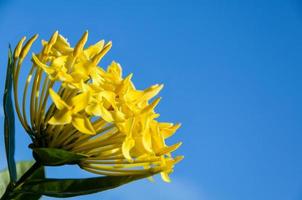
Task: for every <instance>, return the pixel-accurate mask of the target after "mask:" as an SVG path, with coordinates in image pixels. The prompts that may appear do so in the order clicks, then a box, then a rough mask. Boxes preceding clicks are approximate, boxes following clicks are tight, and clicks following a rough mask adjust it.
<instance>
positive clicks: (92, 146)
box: [13, 32, 182, 181]
mask: <svg viewBox="0 0 302 200" xmlns="http://www.w3.org/2000/svg"><path fill="white" fill-rule="evenodd" d="M36 39H37V35H35V36H34V37H32V38H31V39H30V40H29V41H28V42H27V43H26V44H25V45H24V46H23V43H24V41H25V37H24V38H22V40H21V41H20V42H19V43H18V45H17V47H16V49H15V51H14V60H15V71H14V85H13V86H14V97H15V104H16V105H15V107H16V111H17V113H18V117H19V119H20V121H21V123H22V125H23V126H24V128H25V129H26V131H27V132H28V133H29V134H30V136H31V137H32V139H33V143H34V145H35V146H38V147H51V148H60V149H64V150H68V151H71V152H75V153H81V154H85V155H86V156H87V158H86V159H83V160H82V161H81V163H80V164H79V165H80V167H81V168H83V169H85V170H87V171H90V172H93V173H97V174H103V175H132V174H133V175H134V174H146V173H150V174H154V173H161V175H162V178H163V180H165V181H169V177H168V174H169V173H171V172H172V170H173V167H174V165H175V164H176V163H177V162H179V161H180V160H181V159H182V156H178V157H172V155H171V152H173V151H174V150H176V149H177V148H178V147H179V146H180V145H181V143H177V144H174V145H172V146H167V145H166V144H165V139H167V138H169V137H170V136H171V135H173V133H174V132H175V131H176V130H177V129H178V128H179V126H180V125H179V124H172V123H162V122H158V121H157V120H156V118H157V117H158V116H159V114H157V113H156V112H155V111H154V108H155V107H156V105H157V104H158V103H159V101H160V98H157V99H155V100H153V101H152V102H150V101H151V100H152V99H153V97H155V96H156V95H157V94H158V93H159V91H160V90H161V89H162V87H163V85H158V84H156V85H153V86H151V87H150V88H147V89H145V90H137V89H136V88H135V86H134V84H133V83H132V81H131V77H132V74H130V75H128V76H127V77H125V78H123V77H122V68H121V66H120V65H119V64H118V63H116V62H112V63H111V64H110V65H109V66H108V68H107V70H104V69H103V68H101V67H99V66H98V64H99V62H100V60H101V59H102V58H103V56H104V55H105V54H106V53H107V52H108V51H109V50H110V48H111V42H108V43H105V42H104V40H101V41H99V42H97V43H96V44H94V45H91V46H89V47H88V48H84V46H85V44H86V42H87V39H88V32H85V33H84V34H83V36H82V37H81V39H80V40H79V42H78V43H77V44H76V45H75V47H74V48H72V47H71V46H70V44H69V43H68V42H67V40H66V39H65V38H64V37H63V36H61V35H60V34H58V32H55V33H54V34H53V35H52V37H51V38H50V40H49V41H42V46H43V48H42V51H41V52H39V53H37V54H33V55H32V67H31V69H30V70H29V75H28V76H27V82H26V84H25V86H24V93H23V99H22V108H21V106H20V105H19V100H18V79H19V74H20V68H21V65H22V63H23V60H24V58H25V56H26V54H27V53H28V52H29V49H30V48H31V45H32V44H33V42H34V41H35V40H36ZM32 79H33V82H32V81H31V80H32ZM31 82H32V83H31ZM30 87H31V92H30V95H29V97H28V95H27V93H28V90H29V89H30ZM28 98H29V99H30V106H29V108H27V106H26V105H27V99H28ZM28 114H29V115H30V118H29V119H28V117H27V115H28Z"/></svg>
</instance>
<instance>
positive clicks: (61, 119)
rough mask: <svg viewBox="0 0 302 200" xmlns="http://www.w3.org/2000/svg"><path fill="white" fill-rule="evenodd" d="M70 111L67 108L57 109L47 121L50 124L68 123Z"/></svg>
mask: <svg viewBox="0 0 302 200" xmlns="http://www.w3.org/2000/svg"><path fill="white" fill-rule="evenodd" d="M71 119H72V117H71V112H70V111H68V110H67V109H63V110H59V111H57V112H56V113H55V114H54V115H53V116H52V118H50V120H49V121H48V123H49V124H52V125H63V124H69V123H70V122H71Z"/></svg>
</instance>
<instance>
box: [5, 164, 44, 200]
mask: <svg viewBox="0 0 302 200" xmlns="http://www.w3.org/2000/svg"><path fill="white" fill-rule="evenodd" d="M34 163H35V161H20V162H18V163H17V165H16V170H17V179H18V180H19V179H20V178H21V176H23V175H24V173H25V172H26V171H27V170H28V169H30V167H31V166H32V165H33V164H34ZM44 177H45V173H44V168H42V167H41V168H40V169H39V170H37V171H36V172H35V173H34V174H33V175H32V176H31V177H30V178H33V179H41V178H44ZM9 182H10V179H9V172H8V169H4V170H3V171H1V172H0V197H1V196H2V195H3V194H4V192H5V189H6V187H7V186H8V184H9ZM40 197H41V195H39V194H36V195H33V194H31V195H30V196H29V195H28V194H19V195H17V196H16V197H15V198H14V199H16V200H18V199H20V200H21V199H28V200H36V199H39V198H40Z"/></svg>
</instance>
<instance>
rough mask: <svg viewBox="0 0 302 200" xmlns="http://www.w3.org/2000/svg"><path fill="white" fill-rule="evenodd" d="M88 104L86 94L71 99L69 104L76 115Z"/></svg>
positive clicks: (87, 95)
mask: <svg viewBox="0 0 302 200" xmlns="http://www.w3.org/2000/svg"><path fill="white" fill-rule="evenodd" d="M88 102H89V94H88V92H84V93H81V94H78V95H77V96H75V97H73V98H72V99H71V104H72V106H73V112H74V113H78V112H80V111H81V110H83V109H85V107H86V106H87V105H88Z"/></svg>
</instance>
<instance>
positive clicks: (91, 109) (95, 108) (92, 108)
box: [85, 103, 102, 116]
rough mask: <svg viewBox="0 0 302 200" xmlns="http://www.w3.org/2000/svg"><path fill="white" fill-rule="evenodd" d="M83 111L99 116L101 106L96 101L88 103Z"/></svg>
mask: <svg viewBox="0 0 302 200" xmlns="http://www.w3.org/2000/svg"><path fill="white" fill-rule="evenodd" d="M85 111H86V113H87V114H89V115H93V116H101V115H102V111H101V108H100V106H99V105H98V104H97V103H90V104H89V105H88V106H87V107H86V108H85Z"/></svg>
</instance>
